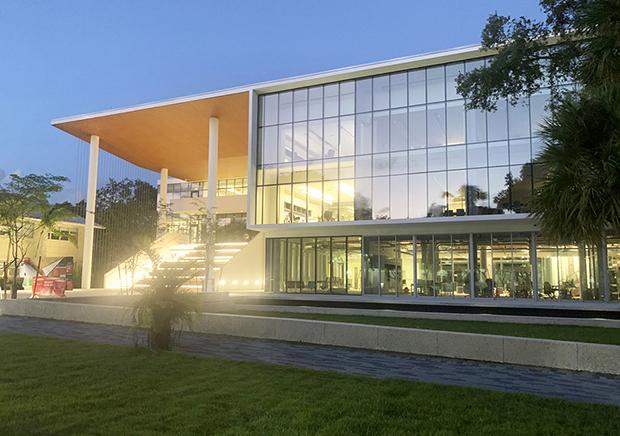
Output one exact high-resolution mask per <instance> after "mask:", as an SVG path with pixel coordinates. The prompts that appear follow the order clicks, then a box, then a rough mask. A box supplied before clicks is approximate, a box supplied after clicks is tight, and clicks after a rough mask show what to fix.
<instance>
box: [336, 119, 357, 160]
mask: <svg viewBox="0 0 620 436" xmlns="http://www.w3.org/2000/svg"><path fill="white" fill-rule="evenodd" d="M339 141H340V156H351V155H353V153H354V148H355V144H354V141H355V117H354V116H353V115H350V116H346V117H340V138H339Z"/></svg>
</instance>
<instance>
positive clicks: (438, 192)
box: [427, 172, 446, 217]
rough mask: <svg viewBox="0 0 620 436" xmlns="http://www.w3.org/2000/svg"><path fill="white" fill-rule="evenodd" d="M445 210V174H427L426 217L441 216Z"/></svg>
mask: <svg viewBox="0 0 620 436" xmlns="http://www.w3.org/2000/svg"><path fill="white" fill-rule="evenodd" d="M445 210H446V173H445V172H438V173H428V207H427V212H428V216H432V217H437V216H443V215H444V212H445Z"/></svg>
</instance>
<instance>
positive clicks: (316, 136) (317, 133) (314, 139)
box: [308, 120, 323, 160]
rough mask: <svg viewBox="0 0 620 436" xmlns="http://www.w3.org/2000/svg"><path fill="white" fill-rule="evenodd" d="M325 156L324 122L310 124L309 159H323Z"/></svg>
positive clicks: (317, 121)
mask: <svg viewBox="0 0 620 436" xmlns="http://www.w3.org/2000/svg"><path fill="white" fill-rule="evenodd" d="M322 156H323V120H314V121H310V122H309V123H308V159H309V160H312V159H321V157H322Z"/></svg>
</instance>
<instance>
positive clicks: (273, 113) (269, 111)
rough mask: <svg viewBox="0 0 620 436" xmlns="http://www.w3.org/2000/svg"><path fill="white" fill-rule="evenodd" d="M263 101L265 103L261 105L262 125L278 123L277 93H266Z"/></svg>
mask: <svg viewBox="0 0 620 436" xmlns="http://www.w3.org/2000/svg"><path fill="white" fill-rule="evenodd" d="M263 101H264V103H265V104H264V106H263V107H264V110H263V121H264V125H266V126H271V125H273V124H278V94H271V95H266V96H265V97H264V100H263Z"/></svg>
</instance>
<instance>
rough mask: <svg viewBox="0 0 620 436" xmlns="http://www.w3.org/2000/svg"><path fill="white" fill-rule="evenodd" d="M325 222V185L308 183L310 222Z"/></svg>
mask: <svg viewBox="0 0 620 436" xmlns="http://www.w3.org/2000/svg"><path fill="white" fill-rule="evenodd" d="M322 220H323V183H322V182H312V183H308V222H309V223H315V222H319V221H322Z"/></svg>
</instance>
